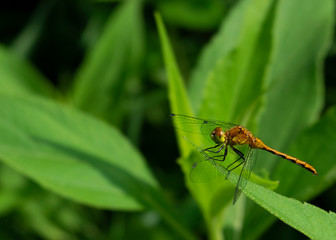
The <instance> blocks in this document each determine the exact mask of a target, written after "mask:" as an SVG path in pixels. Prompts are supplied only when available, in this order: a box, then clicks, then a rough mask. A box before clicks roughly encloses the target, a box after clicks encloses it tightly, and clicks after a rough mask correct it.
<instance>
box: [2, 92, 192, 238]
mask: <svg viewBox="0 0 336 240" xmlns="http://www.w3.org/2000/svg"><path fill="white" fill-rule="evenodd" d="M0 114H1V116H2V117H1V119H0V132H1V136H2V137H1V139H0V158H1V160H2V161H3V162H4V163H6V164H7V165H9V166H10V167H12V168H13V169H15V170H17V171H18V172H20V173H22V174H24V175H26V176H28V177H30V178H32V179H33V180H35V181H36V182H37V183H39V184H41V185H42V186H44V187H45V188H47V189H49V190H52V191H54V192H56V193H58V194H60V195H62V196H65V197H67V198H70V199H72V200H75V201H77V202H80V203H84V204H88V205H90V206H95V207H99V208H106V209H118V210H132V211H134V210H141V209H143V208H144V207H146V208H153V209H155V210H156V211H158V212H159V214H160V215H161V216H162V218H163V219H165V220H166V221H167V222H168V224H170V225H171V226H172V227H173V228H174V229H175V231H176V232H177V233H179V234H180V235H181V236H182V237H183V238H185V239H193V236H191V234H190V233H189V231H188V230H187V228H186V227H185V226H184V223H183V221H182V219H181V218H180V216H178V214H177V213H176V212H175V211H174V209H172V207H171V206H169V205H168V204H167V203H166V201H165V200H164V198H163V196H162V194H161V193H160V191H159V190H158V184H157V182H156V181H155V179H154V178H153V177H152V175H151V173H150V171H149V170H148V168H147V166H146V164H145V162H144V159H143V157H142V156H141V155H140V153H139V152H138V151H137V150H136V149H135V148H134V147H133V146H132V145H131V144H130V143H129V141H128V140H127V139H125V138H124V137H123V135H122V134H121V133H120V132H119V131H118V130H117V129H115V128H112V127H111V126H108V125H107V124H105V123H103V122H101V121H98V120H96V119H94V118H92V117H89V116H87V115H85V114H83V113H80V112H78V111H76V110H74V109H71V108H67V107H65V106H62V105H60V104H56V103H53V102H51V101H46V100H43V99H42V98H14V97H9V96H5V95H0Z"/></svg>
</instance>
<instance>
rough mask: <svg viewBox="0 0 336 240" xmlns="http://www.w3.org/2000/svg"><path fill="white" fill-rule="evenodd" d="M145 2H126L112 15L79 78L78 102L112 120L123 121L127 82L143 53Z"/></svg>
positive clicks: (85, 62)
mask: <svg viewBox="0 0 336 240" xmlns="http://www.w3.org/2000/svg"><path fill="white" fill-rule="evenodd" d="M141 7H142V1H133V0H131V1H125V2H124V3H122V4H121V6H120V7H119V9H118V10H117V11H115V12H113V13H112V14H111V17H110V19H109V20H108V22H107V24H106V27H105V30H104V32H103V34H102V36H101V38H100V40H99V41H98V43H97V44H96V46H95V47H94V48H93V49H92V50H91V51H90V52H89V54H88V56H87V57H86V59H85V61H84V63H83V64H82V66H81V68H80V69H79V71H78V72H77V75H76V77H75V85H74V89H73V94H72V97H73V102H74V104H75V105H76V106H77V107H79V108H81V109H83V110H85V111H88V112H91V113H93V114H95V115H98V116H102V117H105V118H107V119H109V120H111V121H112V122H116V121H118V120H120V119H119V118H120V117H121V116H122V114H121V111H122V108H121V107H122V105H121V104H120V101H121V100H122V99H123V97H124V93H125V87H126V83H127V81H128V80H129V79H130V78H131V77H133V75H134V74H135V72H137V71H138V70H139V69H138V67H139V65H140V61H141V59H142V55H143V49H144V46H143V44H144V40H143V20H142V17H141Z"/></svg>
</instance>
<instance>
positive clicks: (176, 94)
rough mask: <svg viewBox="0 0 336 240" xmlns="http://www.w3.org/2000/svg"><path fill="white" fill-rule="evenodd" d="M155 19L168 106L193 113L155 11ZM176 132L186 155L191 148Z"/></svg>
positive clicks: (177, 110)
mask: <svg viewBox="0 0 336 240" xmlns="http://www.w3.org/2000/svg"><path fill="white" fill-rule="evenodd" d="M155 20H156V25H157V28H158V31H159V36H160V40H161V48H162V53H163V59H164V63H165V65H166V69H167V70H166V71H167V75H168V97H169V102H170V108H171V110H172V113H175V114H186V115H193V111H192V109H191V105H190V103H189V99H188V96H187V91H186V88H185V86H184V83H183V78H182V76H181V73H180V71H179V69H178V66H177V63H176V60H175V56H174V53H173V50H172V47H171V45H170V43H169V39H168V36H167V32H166V29H165V27H164V24H163V21H162V19H161V16H160V14H159V13H155ZM176 133H177V136H178V142H179V147H180V152H181V154H182V156H187V155H188V154H189V153H190V151H191V150H192V147H191V146H190V145H188V143H187V142H186V141H185V140H184V139H183V137H182V134H181V133H180V132H178V131H177V132H176Z"/></svg>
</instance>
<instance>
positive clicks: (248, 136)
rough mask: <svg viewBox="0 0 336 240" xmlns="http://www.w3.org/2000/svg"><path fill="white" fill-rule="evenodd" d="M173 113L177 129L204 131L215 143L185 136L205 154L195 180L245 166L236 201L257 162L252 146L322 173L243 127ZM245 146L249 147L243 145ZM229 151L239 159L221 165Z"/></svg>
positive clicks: (225, 173) (193, 178)
mask: <svg viewBox="0 0 336 240" xmlns="http://www.w3.org/2000/svg"><path fill="white" fill-rule="evenodd" d="M170 116H171V117H172V119H173V122H174V125H175V127H176V128H177V129H180V130H183V131H186V132H191V133H196V134H201V135H203V137H205V138H206V139H208V140H209V141H210V142H212V144H214V146H212V147H208V148H200V147H198V146H196V145H195V144H193V143H192V142H191V141H189V140H188V139H187V138H185V139H186V140H187V141H188V142H190V143H191V144H192V145H193V146H194V147H195V148H196V149H197V150H198V151H199V152H200V153H201V154H202V155H203V158H202V159H201V160H199V161H198V162H196V163H195V164H194V165H193V169H192V171H191V173H190V177H191V181H193V182H203V181H207V180H210V179H211V178H213V177H214V176H218V175H221V174H222V175H226V178H227V177H228V176H229V174H230V172H231V171H232V170H234V169H236V168H238V167H239V166H242V169H241V171H240V174H239V178H238V182H237V185H236V189H235V195H234V199H233V204H235V202H236V201H237V200H238V198H239V196H240V194H241V191H242V190H243V189H244V187H245V186H246V184H247V181H248V180H249V177H250V174H251V170H252V168H253V165H254V158H253V157H252V151H251V150H252V149H262V150H266V151H268V152H270V153H273V154H275V155H278V156H280V157H282V158H284V159H287V160H289V161H290V162H292V163H295V164H297V165H299V166H300V167H303V168H304V169H306V170H308V171H310V172H311V173H313V175H318V173H317V172H316V170H315V168H314V167H313V166H311V165H310V164H308V163H306V162H304V161H301V160H299V159H297V158H295V157H292V156H289V155H287V154H285V153H282V152H279V151H277V150H274V149H272V148H270V147H268V146H267V145H266V144H264V143H263V142H262V141H261V140H260V139H259V138H257V137H255V136H253V134H252V133H251V132H250V131H249V130H247V129H246V128H244V127H243V126H240V125H236V124H232V123H227V122H223V121H217V120H205V119H201V118H195V117H189V116H186V115H181V114H170ZM242 146H244V147H245V148H241V147H242ZM242 149H245V154H244V153H243V152H242V151H243V150H242ZM228 153H230V154H231V155H236V156H237V157H238V159H237V160H235V161H233V162H231V163H230V164H228V165H227V166H225V167H224V166H222V165H220V164H217V163H223V162H224V161H225V160H226V159H227V156H228Z"/></svg>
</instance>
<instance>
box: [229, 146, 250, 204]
mask: <svg viewBox="0 0 336 240" xmlns="http://www.w3.org/2000/svg"><path fill="white" fill-rule="evenodd" d="M245 156H246V157H245V162H244V165H243V167H242V170H241V171H240V174H239V178H238V182H237V186H236V190H235V195H234V198H233V204H235V203H236V202H237V200H238V199H239V197H240V194H241V192H242V190H243V189H244V188H245V186H246V184H247V182H248V180H249V179H250V175H251V172H252V168H253V166H254V163H255V158H254V157H253V151H252V149H251V148H248V150H247V153H246V154H245Z"/></svg>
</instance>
